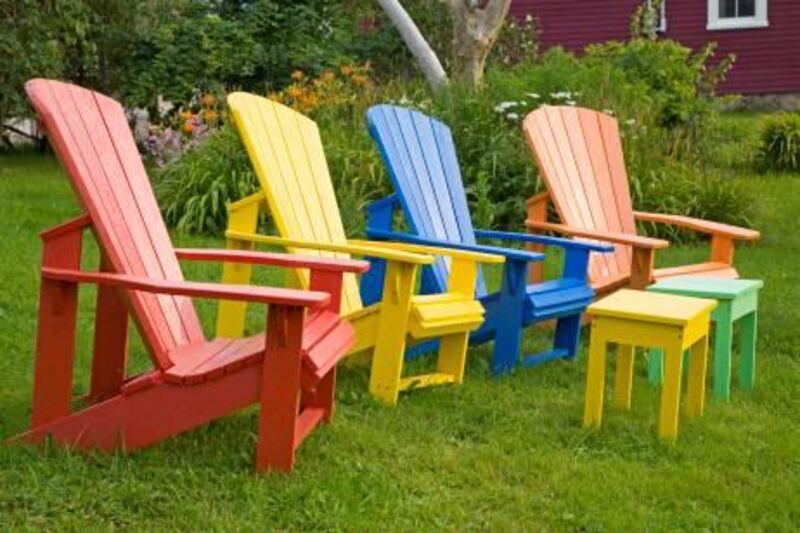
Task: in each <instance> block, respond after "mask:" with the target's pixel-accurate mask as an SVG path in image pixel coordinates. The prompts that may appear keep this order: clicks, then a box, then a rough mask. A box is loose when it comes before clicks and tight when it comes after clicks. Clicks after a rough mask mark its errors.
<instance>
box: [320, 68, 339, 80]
mask: <svg viewBox="0 0 800 533" xmlns="http://www.w3.org/2000/svg"><path fill="white" fill-rule="evenodd" d="M319 79H321V80H322V81H326V82H327V81H333V80H335V79H336V74H334V73H333V71H332V70H331V69H326V70H325V72H323V73H322V76H320V77H319Z"/></svg>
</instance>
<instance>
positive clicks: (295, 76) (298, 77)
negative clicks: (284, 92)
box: [292, 69, 305, 81]
mask: <svg viewBox="0 0 800 533" xmlns="http://www.w3.org/2000/svg"><path fill="white" fill-rule="evenodd" d="M304 76H305V74H303V71H302V70H300V69H298V70H295V71H294V72H292V79H293V80H295V81H300V80H302V79H303V77H304Z"/></svg>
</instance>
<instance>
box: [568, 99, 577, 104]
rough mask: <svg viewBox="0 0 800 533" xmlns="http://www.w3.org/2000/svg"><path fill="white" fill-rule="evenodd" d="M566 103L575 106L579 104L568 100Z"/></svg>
mask: <svg viewBox="0 0 800 533" xmlns="http://www.w3.org/2000/svg"><path fill="white" fill-rule="evenodd" d="M565 103H566V104H567V105H575V104H576V103H577V102H576V101H575V100H567V101H566V102H565Z"/></svg>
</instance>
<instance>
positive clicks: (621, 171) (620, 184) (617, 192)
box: [597, 113, 636, 233]
mask: <svg viewBox="0 0 800 533" xmlns="http://www.w3.org/2000/svg"><path fill="white" fill-rule="evenodd" d="M597 116H598V121H599V122H600V131H601V133H602V135H603V146H604V147H605V152H606V160H607V161H608V170H609V175H610V176H611V186H612V188H613V189H614V198H615V200H616V202H617V211H618V212H619V215H620V223H621V224H622V230H623V231H624V232H625V233H636V223H635V222H634V220H633V205H632V203H631V191H630V188H629V186H628V173H627V172H626V170H625V155H624V154H623V152H622V140H621V139H620V136H619V127H618V126H617V121H616V120H615V119H614V118H612V117H609V116H608V115H604V114H602V113H601V114H598V115H597Z"/></svg>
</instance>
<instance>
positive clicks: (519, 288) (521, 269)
mask: <svg viewBox="0 0 800 533" xmlns="http://www.w3.org/2000/svg"><path fill="white" fill-rule="evenodd" d="M527 266H528V263H527V262H526V261H520V260H518V259H511V258H507V259H506V263H505V266H504V268H503V282H502V286H501V287H500V300H499V303H498V306H497V316H496V317H494V320H495V323H496V324H497V325H496V328H497V329H496V332H495V340H494V355H493V356H492V373H494V374H495V375H500V374H505V373H507V372H510V371H511V370H513V369H514V366H515V365H516V364H517V361H519V353H520V343H521V341H522V322H523V312H524V309H525V298H526V296H527V282H526V280H525V274H526V268H527Z"/></svg>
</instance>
